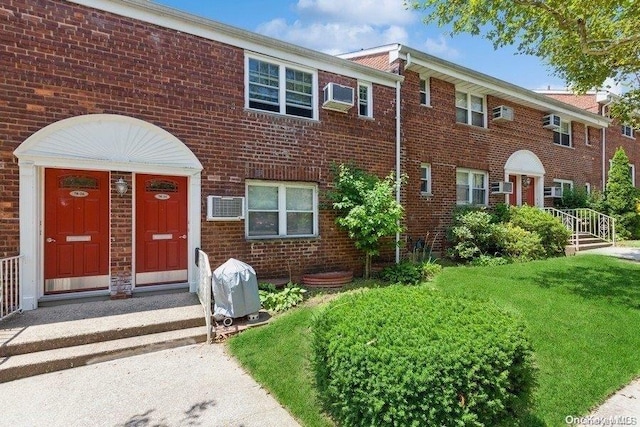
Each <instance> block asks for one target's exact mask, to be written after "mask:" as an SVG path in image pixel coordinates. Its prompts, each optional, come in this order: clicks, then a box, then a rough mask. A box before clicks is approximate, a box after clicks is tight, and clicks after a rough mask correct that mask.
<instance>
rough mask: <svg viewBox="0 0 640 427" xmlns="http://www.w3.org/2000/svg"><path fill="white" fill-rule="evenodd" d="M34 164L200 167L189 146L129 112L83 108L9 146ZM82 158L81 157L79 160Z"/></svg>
mask: <svg viewBox="0 0 640 427" xmlns="http://www.w3.org/2000/svg"><path fill="white" fill-rule="evenodd" d="M14 154H15V155H16V157H18V159H20V160H27V159H29V160H32V161H35V163H36V164H49V165H58V164H60V163H64V164H65V165H66V166H67V167H75V166H76V164H78V165H77V166H80V167H90V166H91V165H94V167H95V166H96V162H98V163H99V165H100V168H102V169H104V168H107V169H111V170H125V171H136V170H139V169H144V170H146V169H148V166H150V165H152V166H153V167H154V168H156V169H157V167H159V166H162V167H169V168H172V169H173V168H177V169H195V170H202V165H201V164H200V162H199V161H198V159H197V158H196V156H195V155H194V154H193V153H192V152H191V150H190V149H189V148H188V147H187V146H186V145H185V144H184V143H182V141H180V140H179V139H178V138H176V137H175V136H173V135H172V134H170V133H169V132H167V131H165V130H164V129H162V128H160V127H158V126H156V125H154V124H151V123H148V122H145V121H143V120H139V119H136V118H133V117H128V116H120V115H116V114H88V115H84V116H77V117H71V118H68V119H64V120H60V121H59V122H56V123H53V124H51V125H49V126H47V127H45V128H43V129H41V130H39V131H38V132H36V133H34V134H33V135H31V136H30V137H29V138H28V139H27V140H26V141H24V142H23V143H22V144H20V146H19V147H18V148H17V149H16V150H15V151H14ZM83 163H86V164H84V165H83Z"/></svg>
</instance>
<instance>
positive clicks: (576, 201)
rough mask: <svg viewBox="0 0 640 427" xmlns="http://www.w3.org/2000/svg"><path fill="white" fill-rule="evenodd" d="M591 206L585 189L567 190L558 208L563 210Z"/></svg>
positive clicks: (564, 191) (558, 203)
mask: <svg viewBox="0 0 640 427" xmlns="http://www.w3.org/2000/svg"><path fill="white" fill-rule="evenodd" d="M588 205H589V195H588V194H587V190H585V189H584V188H565V189H564V190H563V191H562V198H561V199H560V201H559V202H557V206H558V207H559V208H562V209H578V208H586V207H587V206H588Z"/></svg>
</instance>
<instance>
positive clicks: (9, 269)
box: [0, 255, 23, 320]
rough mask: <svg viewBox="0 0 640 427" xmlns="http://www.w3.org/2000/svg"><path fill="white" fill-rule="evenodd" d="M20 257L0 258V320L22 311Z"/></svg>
mask: <svg viewBox="0 0 640 427" xmlns="http://www.w3.org/2000/svg"><path fill="white" fill-rule="evenodd" d="M22 258H23V256H22V255H17V256H12V257H9V258H3V259H0V320H2V319H5V318H7V317H9V316H11V315H13V314H15V313H20V312H22V303H21V302H22V299H21V298H20V295H21V294H22V280H21V279H22V269H21V268H20V267H21V264H22Z"/></svg>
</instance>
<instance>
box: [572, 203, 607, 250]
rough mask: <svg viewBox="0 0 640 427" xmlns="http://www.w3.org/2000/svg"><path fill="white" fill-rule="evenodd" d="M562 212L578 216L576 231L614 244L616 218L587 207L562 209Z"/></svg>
mask: <svg viewBox="0 0 640 427" xmlns="http://www.w3.org/2000/svg"><path fill="white" fill-rule="evenodd" d="M562 211H563V212H566V213H568V214H569V215H573V216H575V217H576V218H578V224H577V230H578V233H581V234H588V235H590V236H593V237H597V238H599V239H602V240H604V241H606V242H609V243H612V244H613V245H614V246H615V244H616V220H615V219H614V218H612V217H610V216H609V215H605V214H603V213H600V212H598V211H594V210H593V209H589V208H579V209H563V210H562Z"/></svg>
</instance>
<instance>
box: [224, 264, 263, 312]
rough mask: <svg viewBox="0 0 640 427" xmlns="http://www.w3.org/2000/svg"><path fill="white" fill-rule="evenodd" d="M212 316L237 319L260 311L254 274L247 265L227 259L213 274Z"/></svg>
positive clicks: (256, 280)
mask: <svg viewBox="0 0 640 427" xmlns="http://www.w3.org/2000/svg"><path fill="white" fill-rule="evenodd" d="M212 286H213V299H214V302H215V304H214V309H213V315H214V317H215V318H216V320H220V319H221V318H222V317H231V318H234V319H235V318H238V317H242V316H246V315H248V314H252V313H256V312H258V311H259V310H260V294H259V293H258V279H257V278H256V272H255V270H254V269H253V267H251V266H250V265H249V264H245V263H244V262H242V261H238V260H237V259H233V258H231V259H229V260H228V261H227V262H225V263H224V264H222V265H221V266H220V267H218V268H216V269H215V271H214V272H213V281H212Z"/></svg>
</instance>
